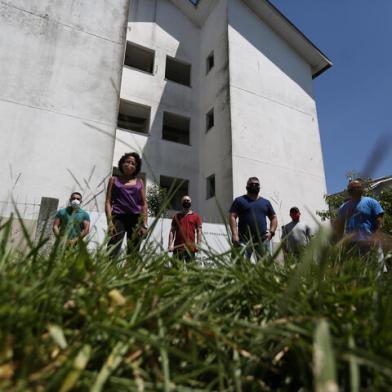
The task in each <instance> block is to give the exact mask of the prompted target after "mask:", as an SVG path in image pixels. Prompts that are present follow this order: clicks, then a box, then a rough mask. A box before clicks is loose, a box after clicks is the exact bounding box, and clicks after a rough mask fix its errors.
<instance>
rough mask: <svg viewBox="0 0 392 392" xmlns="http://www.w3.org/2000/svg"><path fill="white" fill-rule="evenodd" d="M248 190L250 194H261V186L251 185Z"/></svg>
mask: <svg viewBox="0 0 392 392" xmlns="http://www.w3.org/2000/svg"><path fill="white" fill-rule="evenodd" d="M246 190H247V191H248V192H249V193H254V194H257V193H259V192H260V185H259V184H249V185H247V187H246Z"/></svg>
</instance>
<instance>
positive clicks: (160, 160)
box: [113, 0, 199, 209]
mask: <svg viewBox="0 0 392 392" xmlns="http://www.w3.org/2000/svg"><path fill="white" fill-rule="evenodd" d="M174 21H175V22H174ZM127 40H128V41H130V42H133V43H136V44H139V45H142V46H144V47H147V48H150V49H152V50H154V51H155V66H154V72H153V74H152V75H151V74H148V73H145V72H142V71H139V70H137V69H133V68H129V67H127V66H125V67H124V72H123V79H122V85H121V98H124V99H126V100H128V101H132V102H136V103H140V104H144V105H148V106H150V107H151V121H150V132H149V135H143V134H140V133H137V132H131V131H127V130H121V129H118V130H117V137H116V146H115V153H114V162H113V163H114V165H117V162H118V159H119V158H120V157H121V155H122V154H123V153H125V152H129V151H134V150H136V151H138V152H139V153H141V154H142V155H143V156H142V157H143V167H142V171H143V172H145V173H146V174H147V185H151V184H152V183H154V182H156V183H159V177H160V175H166V176H170V177H177V178H182V179H187V180H189V182H190V189H189V193H190V194H191V195H192V196H194V195H196V196H194V197H193V199H194V200H193V201H194V206H195V208H196V209H197V208H198V207H199V205H198V198H197V190H198V187H199V184H198V154H197V151H198V148H197V146H198V144H199V117H198V113H197V104H198V102H197V99H198V96H199V90H198V88H199V83H198V69H199V29H198V27H197V26H195V25H194V24H193V23H192V22H191V21H190V20H189V19H188V18H186V17H185V16H184V14H182V13H181V11H180V10H179V9H178V8H177V7H176V6H175V5H174V4H173V3H172V2H171V1H169V0H159V1H158V0H132V1H131V6H130V10H129V22H128V32H127ZM167 55H169V56H172V57H176V58H179V59H181V60H183V61H186V62H188V63H191V64H192V71H191V87H188V86H183V85H180V84H177V83H174V82H172V81H168V80H165V64H166V56H167ZM164 111H169V112H173V113H176V114H179V115H182V116H186V117H189V118H190V119H191V125H190V127H191V130H190V144H191V145H190V146H188V145H184V144H179V143H174V142H171V141H167V140H162V120H163V112H164Z"/></svg>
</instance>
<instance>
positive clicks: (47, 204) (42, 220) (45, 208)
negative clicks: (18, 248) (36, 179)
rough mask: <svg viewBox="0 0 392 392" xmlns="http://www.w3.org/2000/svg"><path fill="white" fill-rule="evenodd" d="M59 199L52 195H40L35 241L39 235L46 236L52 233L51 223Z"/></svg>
mask: <svg viewBox="0 0 392 392" xmlns="http://www.w3.org/2000/svg"><path fill="white" fill-rule="evenodd" d="M58 205H59V199H55V198H53V197H42V198H41V205H40V208H39V215H38V220H37V225H36V229H35V241H38V240H39V239H40V238H41V237H42V238H48V237H50V235H51V233H52V224H53V220H54V216H55V214H56V212H57V208H58Z"/></svg>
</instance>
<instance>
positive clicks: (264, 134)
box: [228, 0, 326, 226]
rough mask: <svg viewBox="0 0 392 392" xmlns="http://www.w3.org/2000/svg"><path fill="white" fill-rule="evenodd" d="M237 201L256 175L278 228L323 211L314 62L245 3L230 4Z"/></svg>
mask: <svg viewBox="0 0 392 392" xmlns="http://www.w3.org/2000/svg"><path fill="white" fill-rule="evenodd" d="M228 36H229V64H230V65H229V67H230V98H231V123H232V144H233V173H234V178H233V187H234V196H239V195H241V194H244V193H245V184H246V180H247V178H248V177H250V176H257V177H259V178H260V180H261V189H262V194H263V196H265V197H266V198H268V199H270V200H271V201H272V202H273V205H274V207H275V208H276V211H277V213H278V217H279V226H281V225H282V224H284V223H287V222H288V221H289V220H290V218H289V209H290V207H291V206H294V205H295V206H298V207H299V208H300V209H301V210H302V212H303V218H304V219H305V220H306V221H308V222H309V223H310V224H312V223H313V220H312V218H311V217H310V214H309V213H308V212H307V211H306V208H308V209H309V210H310V211H311V212H312V214H315V212H316V210H320V209H324V208H325V203H324V200H323V196H324V194H325V193H326V185H325V178H324V168H323V160H322V152H321V144H320V137H319V128H318V122H317V112H316V104H315V100H314V97H313V93H312V76H311V71H310V67H309V65H308V64H307V63H306V62H305V61H304V60H303V59H302V58H301V57H300V56H299V55H298V54H297V53H296V52H295V51H294V50H292V49H291V48H290V47H289V46H288V45H287V44H286V43H285V42H284V41H283V40H282V39H281V38H280V37H279V36H278V35H277V34H275V33H274V32H273V31H272V30H271V29H270V28H269V27H268V26H267V25H266V24H265V23H264V22H263V21H262V20H261V19H260V18H258V17H257V16H256V15H255V14H254V13H253V12H252V11H251V10H250V9H249V8H247V6H246V5H245V4H244V3H243V2H242V1H241V0H231V1H230V2H229V33H228Z"/></svg>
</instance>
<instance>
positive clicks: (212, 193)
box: [207, 174, 215, 199]
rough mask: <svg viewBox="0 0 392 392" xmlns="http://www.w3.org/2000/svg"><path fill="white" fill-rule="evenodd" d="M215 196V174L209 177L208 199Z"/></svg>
mask: <svg viewBox="0 0 392 392" xmlns="http://www.w3.org/2000/svg"><path fill="white" fill-rule="evenodd" d="M214 196H215V174H211V175H210V176H208V177H207V199H211V197H214Z"/></svg>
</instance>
